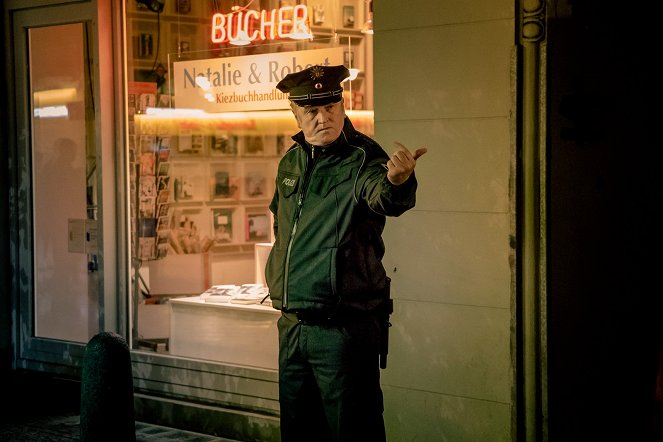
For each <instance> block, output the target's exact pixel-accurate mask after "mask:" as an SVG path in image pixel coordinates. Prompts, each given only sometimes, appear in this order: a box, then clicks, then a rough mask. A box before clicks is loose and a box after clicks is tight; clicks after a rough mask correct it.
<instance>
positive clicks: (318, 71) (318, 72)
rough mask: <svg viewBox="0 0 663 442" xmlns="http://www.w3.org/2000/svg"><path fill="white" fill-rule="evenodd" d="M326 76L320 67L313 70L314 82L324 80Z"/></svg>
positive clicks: (314, 67)
mask: <svg viewBox="0 0 663 442" xmlns="http://www.w3.org/2000/svg"><path fill="white" fill-rule="evenodd" d="M324 75H325V71H324V70H322V68H321V67H320V66H313V67H312V68H311V78H312V79H313V80H317V79H319V78H322V77H323V76H324Z"/></svg>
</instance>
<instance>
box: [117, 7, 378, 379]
mask: <svg viewBox="0 0 663 442" xmlns="http://www.w3.org/2000/svg"><path fill="white" fill-rule="evenodd" d="M125 16H126V17H125V19H126V20H125V23H126V29H125V32H126V34H125V49H126V72H125V75H126V79H127V82H126V103H127V108H126V118H127V125H126V127H127V133H126V167H127V177H128V179H127V181H128V182H127V188H128V192H127V195H129V198H128V200H129V201H128V206H129V207H128V210H127V213H128V214H129V219H128V221H127V222H128V223H129V225H130V232H131V235H130V241H131V245H130V250H131V254H132V259H131V269H129V272H130V274H131V275H132V277H131V281H132V284H131V285H132V287H131V296H132V299H131V305H132V307H133V309H132V310H133V315H132V327H133V333H132V347H133V348H134V349H136V350H144V351H151V352H156V353H163V354H169V355H172V356H181V357H190V358H196V359H204V360H211V361H217V362H222V363H228V364H236V365H246V366H253V367H260V368H267V369H275V368H276V366H277V334H276V333H277V332H276V320H277V319H278V317H279V312H278V311H276V310H275V309H273V308H272V307H271V302H270V299H269V295H268V291H267V288H266V286H265V284H264V275H263V273H264V272H263V269H264V265H265V261H266V259H267V256H268V254H269V251H270V248H271V244H272V241H273V231H272V215H271V213H270V212H269V209H268V206H269V203H270V201H271V199H272V196H273V193H274V180H275V176H276V169H277V166H278V161H279V158H280V157H281V155H283V153H284V152H285V151H286V150H287V149H288V148H289V147H290V146H291V145H292V140H291V138H290V137H291V136H292V135H294V134H295V133H297V132H298V130H299V129H298V128H297V126H296V122H295V120H294V118H293V116H292V113H291V111H290V109H289V105H288V102H287V99H284V98H283V97H280V99H279V98H278V97H277V99H271V98H272V95H273V92H270V91H275V89H274V87H273V86H274V84H273V83H274V81H275V80H278V79H279V77H281V78H282V76H283V75H285V74H287V73H289V72H292V71H293V70H299V69H300V68H302V67H301V65H300V64H298V63H299V60H300V59H303V60H317V59H316V58H315V57H319V59H321V60H325V61H326V62H329V63H330V64H341V63H342V64H345V65H346V66H347V67H348V68H349V69H350V71H351V73H352V75H351V77H350V80H349V81H347V82H346V83H345V84H344V103H345V108H346V113H347V114H348V116H349V117H350V118H351V120H352V122H353V124H354V126H355V127H356V128H357V129H358V130H360V131H362V132H364V133H366V134H367V135H373V111H372V109H373V94H372V87H373V78H372V52H373V49H372V18H373V17H372V3H371V1H369V0H309V1H305V0H280V1H279V0H260V1H259V0H239V1H237V0H236V1H204V2H203V1H201V2H198V1H188V0H147V1H143V0H127V2H126V5H125ZM296 57H298V58H296ZM305 57H313V58H305ZM275 60H276V61H275ZM278 60H280V61H281V62H280V64H277V61H278ZM290 60H293V61H292V62H290ZM294 60H298V61H297V62H295V61H294ZM262 61H265V63H267V64H266V65H267V66H268V68H269V70H268V71H267V73H265V75H262V72H258V68H255V66H256V65H260V63H261V62H262ZM307 62H310V61H307ZM302 63H303V62H302ZM312 63H313V64H317V62H312ZM210 66H212V68H211V69H210V68H209V67H210ZM238 66H240V67H244V66H246V68H245V70H246V72H248V73H249V75H248V76H247V75H244V76H242V74H241V73H240V70H241V69H240V68H239V67H238ZM274 66H278V68H275V67H274ZM217 68H218V69H217ZM251 75H253V77H254V80H255V81H253V82H252V83H256V84H257V83H261V82H262V81H263V79H264V87H265V89H263V91H262V92H261V94H255V95H251V97H255V96H260V97H269V98H270V99H269V100H267V99H266V100H264V101H262V102H260V103H258V102H257V101H258V100H257V99H256V100H255V101H249V102H245V103H236V102H233V101H232V100H231V99H230V98H224V97H232V98H234V97H237V96H244V97H247V96H249V95H248V93H245V91H244V90H243V89H242V87H243V86H242V85H243V84H249V82H250V81H249V80H250V79H251ZM267 77H268V78H267ZM261 86H262V84H261ZM187 87H188V89H187ZM241 94H245V95H241ZM251 100H253V98H251Z"/></svg>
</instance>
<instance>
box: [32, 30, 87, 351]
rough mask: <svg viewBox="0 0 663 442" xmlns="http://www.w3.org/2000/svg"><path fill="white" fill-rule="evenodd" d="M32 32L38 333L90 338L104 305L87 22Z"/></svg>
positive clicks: (33, 158)
mask: <svg viewBox="0 0 663 442" xmlns="http://www.w3.org/2000/svg"><path fill="white" fill-rule="evenodd" d="M28 36H29V54H30V59H29V60H30V66H29V71H30V88H31V89H30V92H31V96H32V111H33V112H32V161H33V164H32V171H33V200H34V220H33V222H34V247H35V250H34V260H35V267H34V268H35V275H34V276H35V292H34V297H35V299H34V305H35V334H36V336H39V337H46V338H53V339H62V340H67V341H75V342H87V341H88V340H89V339H90V338H91V337H92V336H93V335H94V334H95V333H97V331H98V309H97V298H96V296H95V285H94V284H92V283H90V280H89V276H88V262H89V261H92V262H93V261H94V259H93V255H92V253H94V250H91V247H90V244H92V242H93V241H89V240H88V239H92V240H93V239H94V238H95V232H94V230H95V229H94V227H95V226H94V221H90V220H88V219H87V218H88V216H89V215H90V216H91V217H92V218H94V216H95V213H94V212H95V210H94V207H93V206H94V187H93V186H88V184H87V183H88V176H93V175H94V173H93V171H94V159H95V157H94V148H93V147H92V148H90V149H88V147H87V144H88V140H89V138H88V137H87V136H86V127H87V125H88V124H90V122H91V119H92V116H90V115H88V106H86V97H88V96H89V95H88V94H87V91H88V90H89V85H88V78H87V73H86V72H87V68H86V66H85V62H86V57H85V54H86V51H85V48H86V46H85V28H84V25H83V24H82V23H75V24H68V25H58V26H47V27H40V28H32V29H30V30H29V34H28ZM88 150H91V152H92V153H91V154H88V153H87V152H88ZM90 179H92V178H90ZM91 182H93V181H91ZM88 209H90V210H88ZM86 233H88V234H91V235H92V237H91V238H86ZM95 244H96V243H95ZM90 270H94V266H93V265H92V266H91V267H90Z"/></svg>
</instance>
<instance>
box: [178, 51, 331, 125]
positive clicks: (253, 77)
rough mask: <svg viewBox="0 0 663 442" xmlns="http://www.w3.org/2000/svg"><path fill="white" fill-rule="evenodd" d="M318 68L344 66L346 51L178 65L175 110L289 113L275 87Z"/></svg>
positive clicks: (228, 59) (285, 100) (210, 60)
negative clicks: (294, 75)
mask: <svg viewBox="0 0 663 442" xmlns="http://www.w3.org/2000/svg"><path fill="white" fill-rule="evenodd" d="M316 64H317V65H323V66H331V65H339V64H343V48H341V47H335V48H326V49H312V50H307V51H293V52H276V53H272V54H260V55H247V56H241V57H227V58H211V59H204V60H193V61H180V62H176V63H174V64H173V81H174V82H175V84H174V92H175V107H177V108H190V109H202V110H204V111H207V112H241V111H255V110H270V109H288V108H289V107H290V105H289V103H288V96H287V94H284V93H282V92H281V91H279V90H278V89H276V84H277V83H278V82H279V81H281V80H282V79H283V77H285V76H286V75H288V74H290V73H292V72H299V71H301V70H303V69H306V68H307V67H310V66H313V65H316Z"/></svg>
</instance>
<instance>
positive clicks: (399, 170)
mask: <svg viewBox="0 0 663 442" xmlns="http://www.w3.org/2000/svg"><path fill="white" fill-rule="evenodd" d="M395 144H396V151H395V152H394V153H393V155H392V156H391V158H390V159H389V161H387V179H388V180H389V182H390V183H391V184H393V185H395V186H398V185H400V184H403V183H404V182H405V181H407V179H408V178H410V175H412V172H413V171H414V168H415V166H416V165H417V159H418V158H419V157H421V156H422V155H423V154H425V153H426V152H428V149H426V148H425V147H422V148H421V149H417V150H416V151H415V152H414V153H412V152H410V150H409V149H408V148H407V147H405V146H403V145H402V144H401V143H399V142H398V141H396V142H395Z"/></svg>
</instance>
